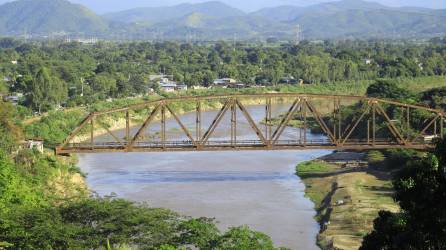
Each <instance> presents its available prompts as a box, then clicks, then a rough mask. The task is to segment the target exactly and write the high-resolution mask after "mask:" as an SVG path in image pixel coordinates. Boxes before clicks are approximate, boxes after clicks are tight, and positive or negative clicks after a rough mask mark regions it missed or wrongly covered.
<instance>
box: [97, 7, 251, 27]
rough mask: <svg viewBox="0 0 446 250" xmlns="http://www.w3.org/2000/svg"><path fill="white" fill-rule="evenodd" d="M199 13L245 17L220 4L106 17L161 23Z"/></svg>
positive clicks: (107, 15) (239, 11)
mask: <svg viewBox="0 0 446 250" xmlns="http://www.w3.org/2000/svg"><path fill="white" fill-rule="evenodd" d="M193 13H199V14H202V15H206V16H212V17H234V16H243V15H245V13H244V12H242V11H241V10H238V9H235V8H232V7H230V6H228V5H226V4H223V3H220V2H205V3H199V4H180V5H175V6H169V7H154V8H135V9H131V10H126V11H121V12H116V13H109V14H106V15H104V17H105V18H106V19H108V20H111V21H115V22H125V23H149V24H150V23H161V22H165V21H169V20H176V19H178V18H180V17H183V16H188V15H191V14H193Z"/></svg>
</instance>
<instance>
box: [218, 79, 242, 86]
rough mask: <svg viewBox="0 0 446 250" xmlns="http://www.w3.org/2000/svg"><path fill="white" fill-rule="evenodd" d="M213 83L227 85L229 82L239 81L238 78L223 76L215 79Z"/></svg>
mask: <svg viewBox="0 0 446 250" xmlns="http://www.w3.org/2000/svg"><path fill="white" fill-rule="evenodd" d="M213 83H214V85H218V86H227V85H229V84H234V83H237V80H235V79H232V78H221V79H215V80H214V82H213Z"/></svg>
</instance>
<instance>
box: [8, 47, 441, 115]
mask: <svg viewBox="0 0 446 250" xmlns="http://www.w3.org/2000/svg"><path fill="white" fill-rule="evenodd" d="M445 53H446V46H444V45H441V44H434V43H427V44H422V45H419V44H392V43H380V42H359V41H355V42H351V41H346V42H338V43H334V42H327V43H325V44H313V43H301V44H299V45H291V44H288V45H283V46H280V47H262V46H249V47H241V46H240V47H236V48H235V49H234V48H233V47H232V46H231V45H229V44H227V43H224V42H220V43H216V44H213V45H191V44H179V43H173V42H164V43H143V42H138V43H123V44H116V43H98V44H96V45H92V46H87V45H81V44H79V43H59V42H54V43H39V42H32V43H23V42H20V41H16V40H12V39H1V40H0V75H2V76H4V77H6V78H7V79H11V80H10V81H9V80H8V82H7V85H8V86H7V87H8V89H7V91H6V92H12V93H14V92H16V93H23V94H24V96H23V98H22V100H21V101H20V103H21V104H22V105H24V106H26V107H28V108H30V109H33V110H34V111H41V112H45V111H47V110H51V109H54V108H59V105H61V106H62V107H65V108H67V107H76V106H79V105H84V106H86V105H91V104H92V103H95V102H97V101H100V100H102V101H105V100H109V99H116V98H127V97H131V98H135V97H141V96H146V95H148V94H149V93H151V89H154V90H156V91H158V94H162V95H166V94H165V93H161V92H159V88H158V85H157V84H156V82H154V81H151V80H150V77H149V76H150V75H153V74H159V72H165V73H166V74H168V75H172V76H173V78H174V80H176V81H178V82H184V83H186V84H187V85H189V86H197V85H202V86H210V85H211V84H212V82H213V80H214V79H216V78H219V77H231V78H234V79H237V80H238V81H240V82H243V83H245V84H247V85H248V86H255V85H265V86H271V88H269V89H253V90H243V91H247V92H249V91H252V92H261V91H275V90H277V89H279V90H280V91H284V92H285V91H293V92H296V91H299V92H307V93H328V92H330V91H331V92H333V93H343V94H359V95H361V94H363V93H365V91H366V89H367V87H368V86H369V85H370V84H371V83H373V82H374V81H375V80H376V79H378V78H392V79H395V78H400V79H401V80H399V82H398V84H399V85H401V86H404V87H407V88H408V87H409V86H406V85H410V86H413V87H415V88H421V85H424V84H425V81H426V82H428V83H429V85H430V86H438V85H435V84H436V83H438V84H440V86H444V85H445V79H444V77H442V76H443V75H444V74H446V66H445V65H446V61H445V58H446V57H445V56H444V55H445ZM364 58H367V60H365V59H364ZM414 58H416V60H415V59H414ZM15 61H17V64H13V63H12V62H15ZM420 65H422V66H420ZM286 77H293V78H294V80H291V81H290V80H289V79H292V78H286ZM418 77H423V78H421V79H419V80H417V78H418ZM424 77H426V78H424ZM286 79H288V80H286ZM298 79H302V80H303V81H304V82H305V83H307V84H305V85H312V86H297V84H296V82H297V80H298ZM2 80H3V79H2ZM286 82H289V83H291V85H287V86H278V85H279V84H280V83H286ZM407 82H415V83H416V84H410V83H407ZM293 83H294V85H292V84H293ZM4 91H5V90H4ZM219 91H220V90H217V92H216V93H218V92H219ZM221 91H222V92H224V91H227V90H221ZM195 93H197V94H199V93H200V91H195V92H194V91H192V92H190V94H195Z"/></svg>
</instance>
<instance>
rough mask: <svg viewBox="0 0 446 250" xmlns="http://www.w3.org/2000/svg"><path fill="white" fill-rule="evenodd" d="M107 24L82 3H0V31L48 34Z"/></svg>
mask: <svg viewBox="0 0 446 250" xmlns="http://www.w3.org/2000/svg"><path fill="white" fill-rule="evenodd" d="M107 28H108V24H107V22H106V21H105V20H103V19H102V18H101V17H99V16H97V15H96V14H95V13H93V12H92V11H90V10H89V9H87V8H86V7H84V6H81V5H77V4H72V3H70V2H68V1H66V0H19V1H14V2H11V3H6V4H4V5H1V6H0V33H1V34H3V35H4V34H8V35H11V34H22V33H24V32H27V33H34V34H48V33H54V32H68V33H72V32H76V33H86V34H94V33H98V32H103V31H106V30H107Z"/></svg>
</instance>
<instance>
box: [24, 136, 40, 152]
mask: <svg viewBox="0 0 446 250" xmlns="http://www.w3.org/2000/svg"><path fill="white" fill-rule="evenodd" d="M22 147H23V148H26V149H35V150H37V151H39V152H40V153H43V140H42V139H28V140H25V141H24V142H22Z"/></svg>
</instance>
